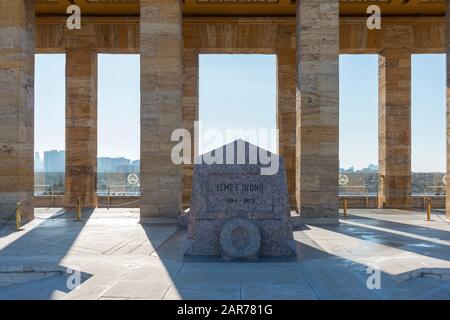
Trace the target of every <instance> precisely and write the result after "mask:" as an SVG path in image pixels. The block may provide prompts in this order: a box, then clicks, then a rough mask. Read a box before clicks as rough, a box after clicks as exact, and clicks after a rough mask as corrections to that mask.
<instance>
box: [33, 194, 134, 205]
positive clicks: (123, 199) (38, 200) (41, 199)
mask: <svg viewBox="0 0 450 320" xmlns="http://www.w3.org/2000/svg"><path fill="white" fill-rule="evenodd" d="M139 199H140V197H139V196H114V197H110V200H109V205H110V206H111V207H118V208H120V207H124V208H139ZM63 206H64V196H54V197H53V198H52V196H36V197H34V207H35V208H52V207H55V208H60V207H63ZM98 207H99V208H107V207H108V197H106V196H99V197H98Z"/></svg>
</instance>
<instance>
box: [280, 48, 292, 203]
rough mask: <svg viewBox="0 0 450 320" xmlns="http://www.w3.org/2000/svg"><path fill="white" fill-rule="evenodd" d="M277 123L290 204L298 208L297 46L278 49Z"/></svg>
mask: <svg viewBox="0 0 450 320" xmlns="http://www.w3.org/2000/svg"><path fill="white" fill-rule="evenodd" d="M277 59H278V66H277V78H278V86H277V87H278V88H277V89H278V90H277V91H278V94H277V123H278V133H279V142H280V143H279V145H280V147H279V148H280V155H281V156H282V157H283V158H284V162H285V166H286V176H287V182H288V190H289V204H290V206H291V208H293V209H296V208H297V204H296V190H295V147H296V131H295V119H296V114H295V80H296V75H297V72H296V71H297V70H296V68H295V65H296V50H295V48H283V49H279V50H278V51H277Z"/></svg>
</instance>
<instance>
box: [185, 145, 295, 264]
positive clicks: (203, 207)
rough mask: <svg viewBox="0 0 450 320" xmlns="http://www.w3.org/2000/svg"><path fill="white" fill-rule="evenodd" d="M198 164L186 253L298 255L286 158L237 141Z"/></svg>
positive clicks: (253, 255) (240, 256)
mask: <svg viewBox="0 0 450 320" xmlns="http://www.w3.org/2000/svg"><path fill="white" fill-rule="evenodd" d="M196 163H197V164H196V165H195V167H194V178H193V189H192V200H191V208H190V212H189V223H188V241H189V243H188V249H187V251H186V255H222V256H224V257H226V258H229V259H248V258H255V257H258V256H292V255H295V254H296V249H295V242H294V240H293V235H292V228H291V225H290V221H289V216H290V211H289V200H288V190H287V182H286V173H285V167H284V162H283V159H282V158H281V157H279V156H278V155H275V154H272V153H270V152H268V151H266V150H264V149H261V148H258V147H256V146H254V145H252V144H250V143H248V142H245V141H243V140H236V141H234V142H232V143H230V144H228V145H226V146H223V147H221V148H219V149H216V150H213V151H211V152H209V153H207V154H204V155H202V156H200V157H199V159H197V162H196Z"/></svg>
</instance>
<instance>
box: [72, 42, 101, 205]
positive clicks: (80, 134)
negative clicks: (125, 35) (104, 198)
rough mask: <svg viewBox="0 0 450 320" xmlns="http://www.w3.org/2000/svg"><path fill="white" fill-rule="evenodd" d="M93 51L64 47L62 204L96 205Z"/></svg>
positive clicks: (94, 53) (95, 105)
mask: <svg viewBox="0 0 450 320" xmlns="http://www.w3.org/2000/svg"><path fill="white" fill-rule="evenodd" d="M96 190H97V53H96V52H94V51H93V50H91V49H90V48H73V49H67V51H66V179H65V197H64V202H65V205H66V206H73V205H74V204H75V202H76V200H77V199H80V201H81V205H82V206H83V207H96V206H97V193H96Z"/></svg>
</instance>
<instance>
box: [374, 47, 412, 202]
mask: <svg viewBox="0 0 450 320" xmlns="http://www.w3.org/2000/svg"><path fill="white" fill-rule="evenodd" d="M378 76H379V82H378V85H379V116H378V118H379V133H378V137H379V138H378V139H379V148H378V150H379V151H378V152H379V156H378V158H379V160H378V161H379V174H380V177H379V199H378V201H379V202H378V206H379V207H385V208H405V209H407V208H410V207H411V54H410V52H409V50H405V49H385V50H383V52H381V53H380V56H379V71H378Z"/></svg>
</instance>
